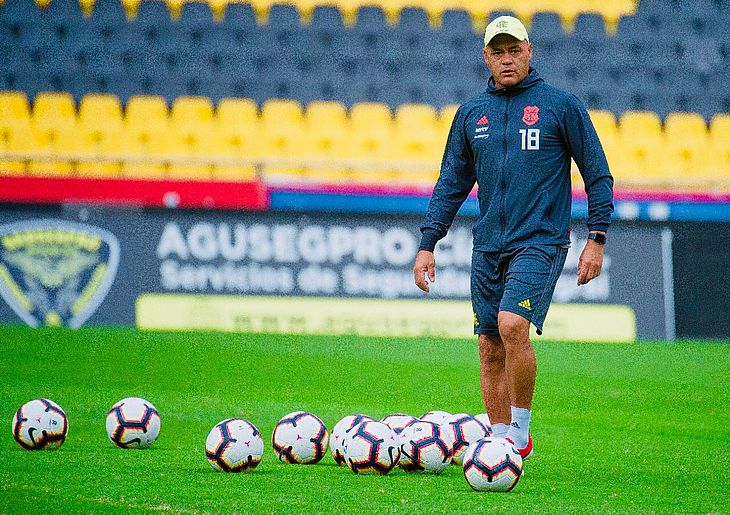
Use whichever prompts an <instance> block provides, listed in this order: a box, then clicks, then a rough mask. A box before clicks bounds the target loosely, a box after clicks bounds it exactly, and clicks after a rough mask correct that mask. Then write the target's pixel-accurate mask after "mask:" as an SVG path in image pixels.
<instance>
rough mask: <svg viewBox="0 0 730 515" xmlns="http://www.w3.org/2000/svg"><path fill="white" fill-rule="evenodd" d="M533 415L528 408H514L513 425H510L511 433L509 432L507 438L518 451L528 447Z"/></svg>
mask: <svg viewBox="0 0 730 515" xmlns="http://www.w3.org/2000/svg"><path fill="white" fill-rule="evenodd" d="M531 413H532V412H531V411H530V410H529V409H527V408H516V407H514V406H512V424H510V426H509V431H507V438H509V439H510V440H512V441H513V442H514V443H515V447H517V448H518V449H524V448H525V447H527V439H528V434H529V432H530V414H531Z"/></svg>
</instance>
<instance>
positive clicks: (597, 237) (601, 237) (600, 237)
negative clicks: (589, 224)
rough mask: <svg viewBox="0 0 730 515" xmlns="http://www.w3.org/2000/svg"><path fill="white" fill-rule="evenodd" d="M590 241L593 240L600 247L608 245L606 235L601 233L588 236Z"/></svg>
mask: <svg viewBox="0 0 730 515" xmlns="http://www.w3.org/2000/svg"><path fill="white" fill-rule="evenodd" d="M588 239H589V240H593V241H595V242H596V243H598V244H599V245H605V244H606V235H605V234H601V233H600V232H592V233H590V234H589V235H588Z"/></svg>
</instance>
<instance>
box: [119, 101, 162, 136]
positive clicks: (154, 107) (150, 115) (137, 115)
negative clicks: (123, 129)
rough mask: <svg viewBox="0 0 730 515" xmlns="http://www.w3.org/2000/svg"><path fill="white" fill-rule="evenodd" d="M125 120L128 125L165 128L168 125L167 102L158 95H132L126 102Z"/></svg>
mask: <svg viewBox="0 0 730 515" xmlns="http://www.w3.org/2000/svg"><path fill="white" fill-rule="evenodd" d="M125 122H126V124H127V126H129V127H152V128H155V129H160V130H162V129H165V128H166V127H167V125H168V109H167V102H166V101H165V99H164V98H162V97H158V96H144V95H136V96H133V97H132V98H130V99H129V101H128V102H127V108H126V111H125Z"/></svg>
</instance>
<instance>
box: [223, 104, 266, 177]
mask: <svg viewBox="0 0 730 515" xmlns="http://www.w3.org/2000/svg"><path fill="white" fill-rule="evenodd" d="M215 130H216V133H217V134H218V137H217V139H216V142H215V145H216V148H217V149H218V151H219V152H220V153H221V154H222V155H225V156H228V157H229V158H230V159H233V160H234V161H235V160H244V159H261V156H262V153H261V144H260V134H261V128H260V124H259V118H258V107H257V105H256V103H255V102H254V101H253V100H251V99H247V98H245V99H244V98H224V99H223V100H221V101H220V103H219V104H218V110H217V114H216V117H215ZM213 174H214V176H215V177H216V178H218V179H220V180H235V179H237V178H241V179H240V180H246V179H249V178H253V177H255V175H256V166H255V165H254V164H242V163H241V164H237V163H232V164H217V165H215V166H214V168H213Z"/></svg>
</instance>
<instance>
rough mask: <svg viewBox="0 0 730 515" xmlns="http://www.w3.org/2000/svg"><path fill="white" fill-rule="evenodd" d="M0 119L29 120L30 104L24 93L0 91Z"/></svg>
mask: <svg viewBox="0 0 730 515" xmlns="http://www.w3.org/2000/svg"><path fill="white" fill-rule="evenodd" d="M0 120H26V121H30V106H29V105H28V97H26V96H25V93H23V92H21V91H0Z"/></svg>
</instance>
